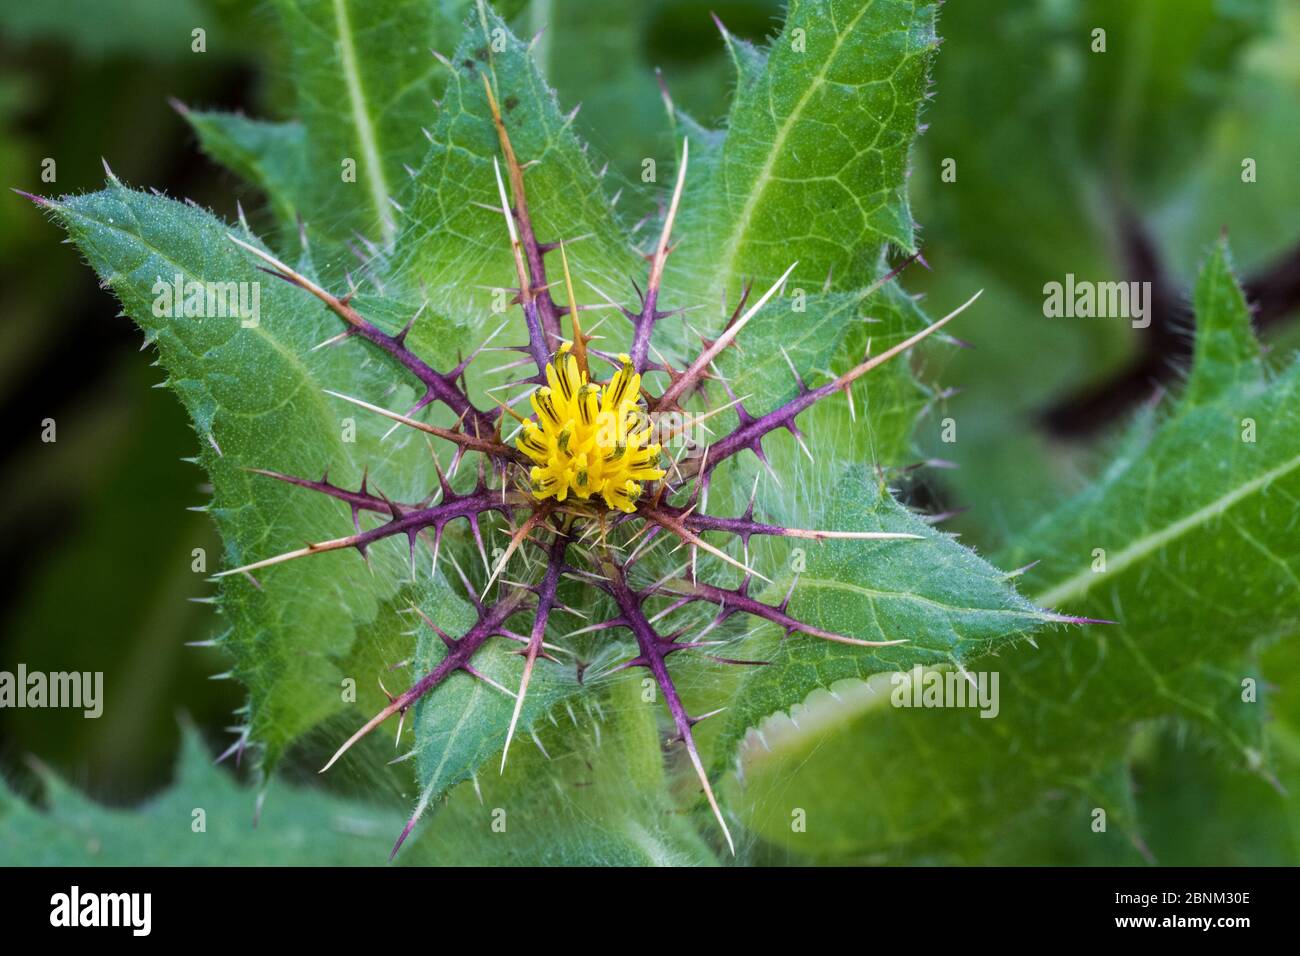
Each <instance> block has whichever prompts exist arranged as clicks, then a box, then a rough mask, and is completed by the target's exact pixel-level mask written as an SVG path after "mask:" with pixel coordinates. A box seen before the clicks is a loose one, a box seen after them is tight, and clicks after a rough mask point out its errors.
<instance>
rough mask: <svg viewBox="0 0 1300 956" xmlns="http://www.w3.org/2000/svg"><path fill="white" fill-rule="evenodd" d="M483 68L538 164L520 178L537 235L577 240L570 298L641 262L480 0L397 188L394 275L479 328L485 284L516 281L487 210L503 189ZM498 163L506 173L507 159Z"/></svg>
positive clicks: (528, 67)
mask: <svg viewBox="0 0 1300 956" xmlns="http://www.w3.org/2000/svg"><path fill="white" fill-rule="evenodd" d="M484 76H487V77H488V78H489V79H490V81H491V83H492V87H493V93H494V95H495V96H496V98H497V101H498V102H499V103H500V105H501V110H502V116H503V119H504V122H505V124H506V127H507V130H508V131H509V134H510V138H511V141H512V143H513V145H514V150H515V153H516V154H517V155H518V157H519V161H520V163H534V164H536V165H534V166H532V167H530V168H529V169H528V171H527V173H526V174H525V180H524V184H525V188H526V190H527V193H528V206H529V210H530V213H531V215H532V220H533V223H534V226H535V231H536V233H537V238H538V240H539V241H541V242H555V241H559V240H561V239H563V240H570V241H571V240H576V239H579V238H580V237H585V238H582V241H581V242H574V243H573V245H572V246H570V247H569V249H568V255H569V261H570V264H571V268H572V272H573V276H574V280H575V282H576V283H578V293H579V295H580V296H581V297H582V298H583V300H584V301H588V300H590V297H591V293H590V290H589V289H587V288H586V287H585V286H584V285H583V283H584V282H592V283H595V284H596V285H597V286H599V287H602V288H603V289H604V291H605V292H606V293H608V294H610V295H611V296H614V297H616V298H621V297H622V295H623V294H624V292H625V291H626V290H627V277H628V276H631V275H636V274H637V272H639V271H640V266H639V264H638V257H637V256H636V255H635V253H634V251H633V249H632V247H631V244H630V240H629V239H628V237H627V236H626V235H625V234H624V232H623V229H622V226H621V224H620V223H619V221H618V218H617V216H615V214H614V211H613V207H612V206H611V203H610V199H609V198H608V197H607V196H606V195H605V193H604V189H603V187H602V185H601V181H600V178H599V176H598V175H597V173H596V171H595V169H594V167H593V166H592V162H591V159H590V158H589V157H588V156H587V153H586V150H585V149H584V147H583V144H582V143H580V142H579V141H578V138H577V137H576V136H575V135H574V132H573V129H572V121H571V117H570V116H566V115H564V114H562V113H561V111H560V106H559V103H558V102H557V101H556V98H555V94H554V93H553V92H552V91H551V90H550V88H549V87H548V86H547V85H546V81H545V80H544V79H543V78H542V76H541V74H540V73H539V72H538V70H537V65H536V63H535V62H534V60H533V58H532V57H531V56H530V55H529V51H528V48H527V46H525V44H523V43H522V42H520V41H519V40H518V39H517V38H516V37H515V36H514V35H513V34H511V33H510V32H509V30H508V29H507V27H506V25H505V23H504V22H503V21H502V20H501V19H500V18H499V17H497V16H496V15H495V14H493V13H491V12H489V11H488V10H487V8H486V7H485V6H483V5H480V7H479V11H478V21H477V23H476V24H474V25H473V26H471V27H470V28H469V29H468V30H467V32H466V35H465V37H464V39H463V40H462V41H461V44H460V46H459V47H457V49H456V53H455V56H454V58H453V61H452V64H451V73H450V76H449V77H448V81H447V84H448V85H447V90H446V95H445V97H444V99H443V101H442V108H441V110H440V111H439V113H438V120H437V123H436V124H435V125H434V127H433V129H432V131H431V132H432V140H433V145H432V147H431V148H430V149H429V151H428V154H427V155H426V156H425V158H424V161H423V163H422V164H421V165H420V167H419V170H418V173H417V175H416V176H415V178H414V180H413V181H412V183H411V185H410V187H409V189H408V190H407V192H405V193H404V194H403V195H402V197H401V205H402V207H403V209H404V210H405V211H406V212H405V214H404V216H403V217H402V219H401V222H400V227H401V231H402V237H401V241H400V242H399V244H398V249H397V252H396V254H395V257H394V258H395V264H394V266H393V268H392V270H391V271H392V273H393V274H394V275H398V276H402V275H418V276H420V277H421V279H422V280H423V282H424V283H425V284H426V285H427V287H428V290H429V295H430V296H431V301H432V303H433V305H434V306H435V307H438V308H442V309H443V310H444V311H447V312H449V313H450V312H453V311H454V312H456V313H457V314H464V313H466V312H468V314H469V315H470V316H471V317H472V318H473V320H474V321H475V322H477V323H481V327H482V328H484V329H485V330H486V329H488V328H490V327H491V325H496V324H499V323H500V322H501V321H502V315H501V312H500V309H499V308H494V303H495V301H496V300H497V299H498V298H499V296H497V295H495V294H494V290H505V289H513V288H515V287H516V286H517V285H518V284H519V281H518V278H517V277H516V275H515V268H514V259H513V257H512V253H511V249H510V237H509V233H508V232H507V227H506V222H505V219H504V218H503V217H502V215H501V213H500V212H497V211H495V210H496V209H499V208H500V205H501V198H500V194H499V192H498V190H497V182H496V177H495V174H494V172H493V162H494V160H499V158H500V146H499V144H498V140H497V133H496V130H495V128H494V126H493V123H492V114H491V111H490V109H489V107H488V101H487V93H486V91H485V89H484V86H483V78H484ZM502 170H503V171H502V176H503V177H504V176H505V172H504V164H502ZM484 206H486V207H488V208H484ZM556 275H557V276H558V270H557V271H556ZM562 298H563V295H562V294H560V293H557V299H562ZM489 323H491V325H489ZM520 327H521V328H522V324H521V326H520ZM620 331H621V330H620ZM518 334H519V333H516V335H518Z"/></svg>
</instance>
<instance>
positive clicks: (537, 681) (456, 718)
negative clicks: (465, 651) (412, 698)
mask: <svg viewBox="0 0 1300 956" xmlns="http://www.w3.org/2000/svg"><path fill="white" fill-rule="evenodd" d="M422 605H423V608H424V610H425V613H427V614H428V615H429V617H430V618H431V619H432V620H433V621H434V622H435V623H437V624H438V626H439V627H441V628H442V629H443V630H444V631H446V632H447V633H449V634H461V633H464V632H465V631H466V630H468V629H469V627H470V626H471V625H472V624H473V623H474V620H475V615H474V609H473V608H472V607H471V606H470V604H469V603H468V602H467V601H465V600H462V599H460V598H458V597H456V596H455V595H454V594H452V593H451V592H450V588H448V587H447V585H446V583H445V582H443V581H441V580H437V581H434V582H433V583H432V584H431V585H430V586H429V587H428V588H427V589H426V594H425V597H424V601H423V602H422ZM520 619H521V620H524V618H523V617H521V618H520ZM525 632H526V628H525ZM518 650H519V648H518V646H517V645H515V644H512V643H510V642H508V641H506V640H505V639H503V638H495V639H493V640H491V641H489V642H488V644H487V646H486V647H484V648H483V649H482V650H481V651H480V652H479V653H478V654H476V655H475V656H474V668H475V670H477V671H478V672H479V673H481V674H483V675H484V676H485V677H487V678H489V679H490V680H492V681H495V682H496V683H497V684H498V685H499V686H500V687H504V688H508V689H509V690H511V691H512V692H513V691H515V690H517V689H518V687H519V683H520V678H521V677H522V675H523V669H524V660H523V657H522V656H520V654H519V653H518ZM446 652H447V649H446V646H445V645H444V644H443V642H442V641H441V640H440V639H439V638H438V637H437V636H436V635H435V634H433V633H431V632H430V630H429V628H428V627H423V626H422V627H421V629H420V640H419V644H418V645H417V648H416V652H415V662H414V664H413V666H412V673H413V674H414V675H422V674H427V673H428V672H430V671H432V670H433V669H434V668H435V667H436V666H437V664H438V662H439V661H441V660H442V658H443V657H444V656H445V654H446ZM580 689H581V688H580V686H579V684H578V682H577V680H576V679H575V677H574V674H573V670H572V668H567V669H566V668H562V667H561V666H560V665H558V664H554V663H552V662H550V661H547V660H545V659H539V660H538V661H537V663H536V666H535V668H534V670H533V676H532V680H531V682H530V683H529V685H528V695H527V696H526V697H525V698H524V708H523V710H522V711H521V713H520V717H519V727H518V729H517V731H516V738H517V739H516V743H515V744H514V749H513V750H512V753H513V754H514V755H515V756H517V755H518V748H521V747H525V746H531V743H530V742H529V741H527V739H526V738H527V736H528V732H529V730H530V728H531V727H532V725H533V723H534V722H535V721H536V720H538V719H539V718H541V717H543V716H545V715H546V714H548V713H550V712H551V711H552V709H553V708H554V707H555V705H556V704H557V703H558V702H559V701H561V700H564V699H565V698H567V697H571V696H573V695H574V694H576V693H577V692H578V691H579V690H580ZM513 711H514V700H513V699H512V698H510V697H508V696H506V695H505V694H504V693H502V692H501V690H500V689H499V688H497V687H492V686H491V685H490V684H488V683H487V682H486V681H484V680H481V679H479V678H476V677H471V676H470V675H469V674H466V673H464V672H457V673H455V674H452V675H451V676H450V677H448V678H447V680H446V682H445V683H443V684H442V685H441V686H439V687H438V688H436V689H435V690H434V691H433V692H432V693H430V694H428V695H426V696H425V697H423V698H422V699H421V700H420V702H419V703H418V704H417V705H416V707H415V721H414V729H415V746H416V754H415V756H416V761H417V764H418V768H419V779H420V784H421V787H422V788H423V789H422V792H421V800H428V799H432V798H434V797H439V796H441V795H442V794H443V793H444V792H446V791H447V790H448V789H449V788H451V787H453V786H455V785H456V784H458V783H460V782H461V781H462V780H467V779H469V777H470V776H472V775H473V774H474V772H475V771H476V770H478V768H479V767H480V766H481V765H482V764H484V763H485V762H487V761H488V759H489V758H491V757H495V756H497V755H499V754H500V753H501V748H502V747H503V745H504V744H505V739H506V731H507V729H508V728H509V725H510V716H511V713H512V712H513ZM511 759H514V757H512V758H511ZM499 763H500V761H499V760H498V761H496V762H495V763H494V765H492V766H489V767H488V768H487V772H488V773H490V774H495V773H497V765H499Z"/></svg>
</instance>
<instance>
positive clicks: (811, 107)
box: [669, 0, 937, 303]
mask: <svg viewBox="0 0 1300 956" xmlns="http://www.w3.org/2000/svg"><path fill="white" fill-rule="evenodd" d="M934 12H935V6H934V4H932V3H928V2H921V0H914V2H913V0H896V2H889V3H882V2H875V0H796V2H792V3H791V4H790V7H789V10H788V12H787V14H786V20H785V25H784V28H783V29H782V31H781V33H780V35H778V36H777V37H776V38H775V39H773V40H772V42H771V44H770V45H769V46H768V47H767V49H766V50H765V51H764V53H765V58H764V62H763V64H762V69H761V70H760V69H759V64H758V62H757V60H756V59H755V54H754V53H752V52H751V51H749V50H748V49H747V48H746V47H745V46H744V45H743V44H736V43H734V42H733V45H732V49H733V50H735V51H737V54H736V55H737V57H738V59H737V65H738V68H739V69H740V81H739V83H738V86H737V88H736V94H735V98H734V100H733V103H732V108H731V113H730V116H729V118H728V122H727V135H726V139H725V140H724V142H723V143H722V145H721V146H720V147H719V148H718V149H716V150H711V151H710V153H709V155H708V157H707V166H706V171H705V174H704V175H702V176H696V177H694V178H693V179H691V180H690V181H689V188H688V191H687V196H686V200H685V204H684V207H685V209H686V210H687V214H686V215H685V218H684V235H686V236H687V245H684V246H683V247H682V250H681V252H680V253H679V255H678V256H677V257H675V261H673V263H672V264H673V266H675V267H676V269H677V270H678V271H679V275H680V277H679V278H678V279H677V282H676V284H677V285H678V286H681V285H682V284H683V278H685V279H687V280H688V281H689V283H690V284H691V287H692V289H693V291H695V293H696V295H697V297H698V299H699V300H700V301H707V302H709V303H713V302H716V301H717V300H718V297H719V295H723V294H725V295H727V296H728V297H730V298H731V299H732V301H734V300H735V297H736V296H737V295H738V293H739V289H740V285H741V282H742V281H743V280H747V279H753V280H755V281H756V282H757V283H758V284H759V285H760V286H762V285H764V284H765V283H771V282H772V281H774V280H775V279H776V278H777V277H779V276H780V275H781V274H782V273H784V272H785V270H786V268H787V267H789V265H790V264H791V263H792V262H793V261H795V260H796V259H797V260H798V261H799V268H798V269H797V270H796V272H795V281H798V280H802V281H804V282H807V283H816V284H817V286H820V284H821V283H822V282H823V281H824V280H825V279H826V278H827V276H828V275H829V276H831V277H832V281H833V282H834V284H835V287H836V288H841V289H852V288H855V287H860V286H864V285H866V284H867V283H868V282H869V281H870V280H871V279H872V278H873V277H874V275H875V272H876V270H877V268H878V262H879V259H880V257H881V254H882V253H883V252H884V251H885V249H886V248H888V247H890V246H893V247H896V248H898V249H902V250H906V251H909V252H910V251H911V250H912V249H913V247H914V240H913V231H914V225H913V222H912V217H911V213H910V211H909V208H908V204H907V197H906V191H905V186H904V184H905V178H906V174H907V168H908V161H909V156H910V152H911V147H912V141H913V140H914V139H915V137H916V133H917V117H918V114H919V111H920V106H921V102H922V99H923V97H924V95H925V91H926V85H927V82H928V78H927V70H928V68H929V64H930V61H931V59H932V58H933V52H934V50H935V48H936V45H937V44H936V40H935V35H934ZM669 285H670V286H671V285H673V283H669Z"/></svg>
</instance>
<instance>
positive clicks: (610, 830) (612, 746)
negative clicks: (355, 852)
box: [414, 677, 716, 866]
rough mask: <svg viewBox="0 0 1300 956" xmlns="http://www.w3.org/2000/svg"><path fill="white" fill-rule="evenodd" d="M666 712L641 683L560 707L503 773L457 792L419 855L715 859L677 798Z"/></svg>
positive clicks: (553, 861) (434, 858)
mask: <svg viewBox="0 0 1300 956" xmlns="http://www.w3.org/2000/svg"><path fill="white" fill-rule="evenodd" d="M661 706H662V705H661V704H658V703H656V702H654V701H646V700H645V699H643V697H642V696H641V681H640V679H639V677H638V678H624V679H622V680H618V681H614V682H611V685H610V686H607V687H606V688H604V692H603V693H602V694H601V695H600V696H599V697H596V696H594V695H588V696H586V697H584V698H583V699H582V701H581V702H578V701H575V702H574V705H573V706H571V707H562V708H560V709H559V711H558V712H557V713H556V714H554V715H553V720H554V724H553V725H552V724H551V723H549V722H542V724H541V726H540V730H539V738H538V740H539V743H538V744H534V742H533V741H532V740H529V739H527V737H525V738H524V739H521V740H517V741H516V742H515V744H514V747H513V748H512V750H511V755H510V763H509V764H508V765H507V767H506V771H505V774H504V775H500V774H498V773H497V772H496V769H495V768H489V770H488V772H486V773H484V774H483V775H482V776H481V777H480V778H479V779H478V780H477V781H476V782H474V783H465V784H462V785H461V786H460V787H458V788H457V789H455V790H453V791H452V792H451V794H450V795H449V797H448V800H447V802H446V805H445V806H441V807H438V808H436V809H434V810H433V811H432V819H430V820H429V821H428V823H427V824H426V827H425V829H424V831H423V832H422V833H420V834H419V836H418V838H417V839H418V842H417V844H416V846H415V847H414V849H416V851H417V853H418V855H419V857H420V858H422V859H423V858H428V859H429V860H430V861H431V862H434V863H439V864H446V865H452V866H459V865H467V864H473V865H476V866H484V865H514V866H539V865H545V866H573V865H578V866H599V865H607V866H686V865H697V866H698V865H710V864H713V863H715V862H716V857H715V855H714V854H713V852H712V851H710V849H709V848H708V846H706V845H705V843H704V842H703V841H702V840H701V839H700V837H699V835H698V833H697V832H696V829H695V827H693V826H692V824H691V821H690V820H689V819H688V818H687V817H686V816H683V815H682V814H681V812H680V811H679V810H678V809H677V808H675V807H674V806H673V803H672V800H671V797H670V795H669V789H668V787H669V781H668V779H667V777H666V775H665V773H664V768H663V762H662V760H661V758H660V744H659V741H660V739H661V736H660V729H659V726H658V720H659V711H660V709H661ZM542 747H545V752H544V753H543V751H542V749H541V748H542Z"/></svg>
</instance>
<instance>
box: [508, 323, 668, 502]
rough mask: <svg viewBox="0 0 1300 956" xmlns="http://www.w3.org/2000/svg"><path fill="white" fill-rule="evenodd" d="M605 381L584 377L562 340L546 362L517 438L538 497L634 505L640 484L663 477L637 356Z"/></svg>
mask: <svg viewBox="0 0 1300 956" xmlns="http://www.w3.org/2000/svg"><path fill="white" fill-rule="evenodd" d="M619 361H621V362H622V363H623V367H622V368H621V369H619V370H618V371H617V372H616V373H614V377H613V378H612V379H610V380H609V382H608V384H605V385H600V384H597V383H595V382H589V381H588V380H587V374H586V373H585V372H583V371H581V370H580V369H579V368H578V362H577V360H576V359H575V358H574V357H573V356H572V355H570V354H569V346H568V345H564V346H562V347H561V348H560V351H559V353H558V354H557V355H556V356H555V361H553V362H552V363H551V364H550V365H548V366H546V382H547V384H546V385H543V386H542V387H541V388H539V389H537V390H536V391H535V392H533V394H532V398H531V401H532V405H533V412H534V414H535V416H536V417H535V418H532V419H529V420H528V421H526V422H524V427H523V431H522V432H521V433H520V435H519V438H518V439H517V440H516V442H515V444H516V446H517V447H518V448H519V450H520V451H522V452H523V453H524V454H525V455H527V456H528V457H529V458H530V459H531V460H532V461H533V462H535V464H534V466H533V468H532V469H531V471H530V472H529V476H530V478H531V479H532V489H533V495H534V497H536V498H538V499H545V498H554V499H556V500H557V501H564V500H565V499H566V498H568V496H569V495H570V494H573V495H575V496H576V497H578V498H584V499H586V498H590V497H592V496H593V495H599V496H600V497H601V498H603V499H604V501H605V504H606V505H607V506H609V507H610V508H617V509H619V510H620V511H625V512H629V513H630V512H632V511H635V510H636V500H637V498H639V497H640V496H641V487H642V485H641V483H642V482H645V481H655V480H657V479H659V478H662V477H663V476H664V471H663V469H661V468H659V467H657V466H658V464H659V446H658V445H652V444H649V443H648V442H649V438H650V430H651V429H650V422H649V421H648V419H647V418H646V416H645V413H644V411H643V409H642V407H641V404H640V397H641V376H640V375H638V374H637V373H636V372H635V371H633V369H632V360H631V359H630V358H628V356H626V355H620V356H619Z"/></svg>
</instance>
